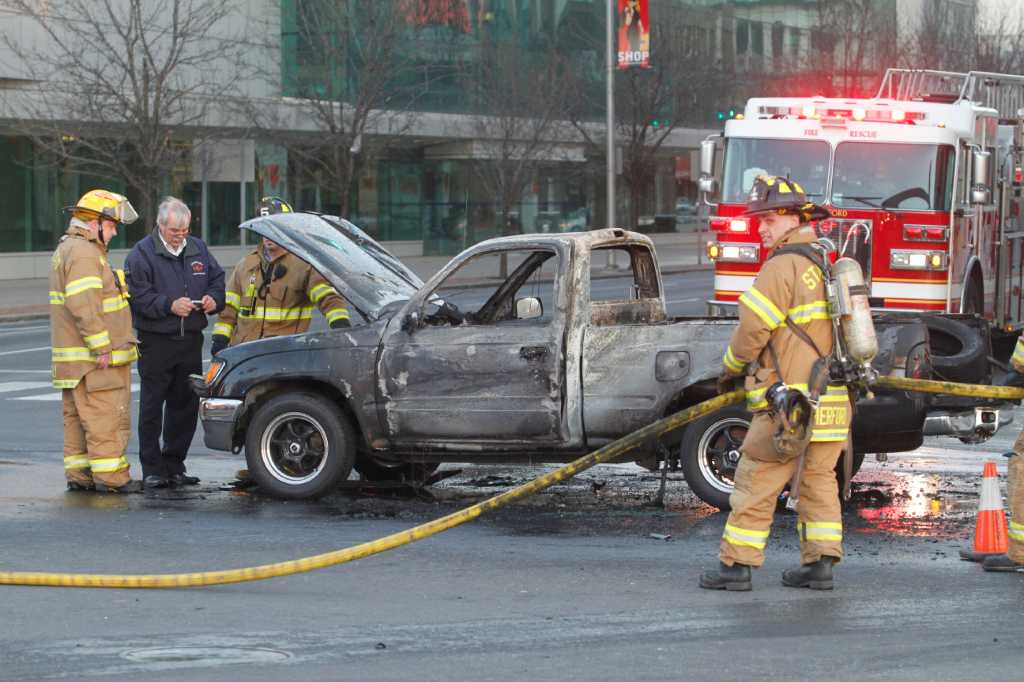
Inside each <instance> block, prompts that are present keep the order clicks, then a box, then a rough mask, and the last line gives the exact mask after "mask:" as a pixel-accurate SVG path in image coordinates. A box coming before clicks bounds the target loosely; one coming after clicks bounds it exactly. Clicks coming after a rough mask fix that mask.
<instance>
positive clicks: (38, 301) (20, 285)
mask: <svg viewBox="0 0 1024 682" xmlns="http://www.w3.org/2000/svg"><path fill="white" fill-rule="evenodd" d="M650 236H651V239H652V240H653V241H654V244H655V248H656V249H657V253H658V263H659V265H660V266H661V272H662V274H663V275H665V274H673V273H677V272H688V271H691V270H711V265H710V264H709V263H708V262H707V258H706V257H705V256H704V243H705V242H706V241H707V238H708V234H707V233H706V232H705V233H694V232H690V233H680V234H654V235H650ZM451 258H452V257H451V256H407V257H405V258H402V262H403V263H405V264H406V265H408V266H409V267H410V268H411V269H412V270H413V271H414V272H415V273H416V274H417V275H419V277H420V279H422V280H423V281H424V282H425V281H427V280H428V279H430V278H431V277H432V276H433V275H434V274H435V273H436V272H437V271H438V270H440V269H441V268H442V267H444V266H445V264H447V263H448V261H450V260H451ZM221 265H222V266H223V267H224V269H225V270H226V271H227V272H229V273H230V271H231V268H232V267H233V266H234V263H221ZM474 265H475V266H476V267H472V266H467V268H466V269H464V270H463V272H460V276H459V277H458V278H457V281H458V282H459V283H460V284H471V283H481V284H483V283H486V282H489V281H493V280H494V278H496V277H497V274H498V258H497V257H494V258H489V259H487V260H485V261H483V262H481V263H479V264H474ZM617 274H619V272H618V271H616V270H609V271H607V275H605V276H609V277H614V276H616V275H617ZM48 316H49V288H48V283H47V280H46V279H44V278H33V279H17V280H0V322H14V321H20V320H41V319H45V318H47V317H48Z"/></svg>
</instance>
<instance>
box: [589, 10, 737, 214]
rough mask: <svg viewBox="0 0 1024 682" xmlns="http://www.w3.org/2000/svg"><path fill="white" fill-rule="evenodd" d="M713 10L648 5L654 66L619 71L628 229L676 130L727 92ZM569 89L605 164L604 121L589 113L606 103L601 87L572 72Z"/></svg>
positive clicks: (701, 116)
mask: <svg viewBox="0 0 1024 682" xmlns="http://www.w3.org/2000/svg"><path fill="white" fill-rule="evenodd" d="M711 16H712V15H708V16H704V15H701V14H699V13H698V12H697V11H695V10H693V9H692V8H688V9H684V8H681V7H678V6H676V5H674V4H671V3H661V4H660V5H658V6H656V7H654V8H652V10H651V24H652V25H651V64H652V66H651V68H650V69H631V70H629V71H625V72H619V73H617V74H616V78H615V81H616V82H615V114H616V128H615V136H616V140H617V143H618V145H619V146H620V148H621V153H622V179H623V182H624V184H625V186H626V189H627V190H628V195H629V218H628V223H627V226H628V227H630V228H632V229H635V228H636V226H637V223H638V221H639V211H640V207H641V206H642V205H643V200H644V198H645V196H646V195H647V194H648V193H649V192H650V191H651V188H652V180H653V178H654V174H655V170H656V168H657V161H658V159H659V157H660V156H661V155H662V154H663V147H664V145H665V144H666V141H667V140H669V138H670V136H671V135H672V133H673V131H675V130H676V129H677V128H680V127H682V126H684V125H686V124H688V123H691V122H694V121H710V120H711V119H710V112H711V111H713V110H714V109H713V107H714V106H715V103H717V102H721V101H729V99H731V95H730V94H729V93H731V92H732V89H733V88H732V84H730V83H729V82H728V81H726V80H725V79H724V78H722V76H723V74H722V70H721V68H720V66H719V64H718V60H717V59H716V57H715V45H714V40H713V38H712V36H713V30H712V25H711V24H710V23H708V21H709V19H710V17H711ZM590 75H591V76H593V74H590ZM586 77H587V74H585V73H584V74H582V78H584V79H585V78H586ZM574 94H575V96H576V106H575V107H574V108H573V109H572V116H571V120H572V123H573V125H574V127H575V128H576V130H577V131H578V132H579V134H580V135H581V136H582V137H583V139H584V140H585V141H586V143H587V147H588V149H589V155H590V156H591V158H593V159H594V160H595V161H598V162H600V163H602V164H603V163H604V157H605V152H604V149H605V134H604V128H603V126H600V125H599V124H597V123H596V122H594V121H592V120H590V119H589V118H588V116H587V114H588V113H589V112H592V111H595V110H597V111H599V110H600V109H603V106H602V104H601V103H599V102H598V101H595V95H597V94H598V92H597V90H596V89H595V88H592V87H590V86H589V84H588V83H586V82H585V80H580V79H577V80H576V85H575V88H574Z"/></svg>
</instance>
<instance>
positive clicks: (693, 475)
mask: <svg viewBox="0 0 1024 682" xmlns="http://www.w3.org/2000/svg"><path fill="white" fill-rule="evenodd" d="M749 427H750V413H749V412H747V411H746V410H745V409H743V408H742V407H738V406H735V405H734V406H732V407H726V408H724V409H722V410H719V411H717V412H713V413H711V414H709V415H707V416H706V417H703V418H701V419H698V420H697V421H695V422H693V423H692V424H690V425H689V426H688V427H686V432H685V433H684V434H683V440H682V442H681V443H680V445H679V462H680V466H681V468H682V470H683V476H684V477H685V478H686V483H687V485H689V486H690V490H692V491H693V493H694V494H695V495H696V496H697V497H699V498H700V499H701V500H703V501H704V502H706V503H707V504H710V505H711V506H712V507H718V508H719V509H721V510H722V511H729V509H730V506H729V495H730V494H732V491H733V487H734V486H733V479H734V477H735V476H736V466H737V465H738V464H739V461H740V451H739V447H740V444H741V443H742V442H743V438H744V437H745V436H746V435H747V429H748V428H749ZM863 462H864V453H863V452H854V455H853V475H854V476H856V475H857V471H859V470H860V466H861V464H863ZM836 479H837V480H838V481H839V490H840V491H842V489H843V462H842V460H840V461H839V462H837V463H836Z"/></svg>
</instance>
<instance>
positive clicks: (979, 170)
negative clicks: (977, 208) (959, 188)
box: [971, 149, 992, 204]
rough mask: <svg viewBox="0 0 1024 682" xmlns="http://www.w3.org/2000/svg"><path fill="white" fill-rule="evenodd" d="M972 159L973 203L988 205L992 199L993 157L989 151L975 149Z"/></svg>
mask: <svg viewBox="0 0 1024 682" xmlns="http://www.w3.org/2000/svg"><path fill="white" fill-rule="evenodd" d="M971 157H972V158H971V161H972V171H971V203H972V204H987V203H989V201H990V200H991V198H992V190H991V184H992V178H991V160H992V155H991V154H990V153H989V152H987V151H982V150H980V149H975V150H974V152H972V154H971Z"/></svg>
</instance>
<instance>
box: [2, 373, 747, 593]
mask: <svg viewBox="0 0 1024 682" xmlns="http://www.w3.org/2000/svg"><path fill="white" fill-rule="evenodd" d="M745 396H746V392H744V391H733V392H731V393H726V394H724V395H721V396H718V397H717V398H712V399H711V400H706V401H704V402H702V403H699V404H697V405H694V406H693V407H688V408H686V409H685V410H682V411H680V412H677V413H675V414H673V415H671V416H668V417H665V418H664V419H661V420H659V421H656V422H654V423H653V424H650V425H648V426H645V427H644V428H642V429H640V430H638V431H634V432H633V433H631V434H629V435H628V436H625V437H623V438H620V439H619V440H617V441H614V442H612V443H609V444H608V445H605V446H604V447H602V448H600V449H599V450H595V451H594V452H592V453H590V454H589V455H586V456H584V457H580V458H579V459H577V460H576V461H574V462H570V463H569V464H566V465H565V466H563V467H561V468H559V469H556V470H555V471H552V472H551V473H549V474H545V475H543V476H541V477H540V478H536V479H534V480H532V481H530V482H529V483H524V484H523V485H521V486H518V487H516V488H513V489H512V490H509V491H507V492H504V493H502V494H500V495H496V496H494V497H492V498H490V499H487V500H484V501H483V502H478V503H477V504H474V505H473V506H471V507H466V508H465V509H461V510H459V511H457V512H453V513H451V514H448V515H447V516H443V517H441V518H439V519H435V520H434V521H430V522H428V523H424V524H422V525H419V526H416V527H415V528H410V529H409V530H404V531H402V532H400V533H393V534H391V535H387V536H385V537H383V538H380V539H378V540H372V541H370V542H364V543H362V544H360V545H356V546H354V547H348V548H346V549H339V550H335V551H333V552H327V553H325V554H317V555H315V556H310V557H305V558H303V559H294V560H292V561H281V562H278V563H276V564H264V565H262V566H252V567H250V568H233V569H228V570H224V571H206V572H203V573H165V574H155V575H91V574H88V573H43V572H24V571H22V572H2V573H0V584H3V585H37V586H46V587H119V588H125V587H131V588H138V587H148V588H167V587H199V586H202V585H224V584H227V583H241V582H248V581H251V580H265V579H267V578H277V577H280V576H285V575H293V574H295V573H306V572H308V571H313V570H316V569H319V568H327V567H328V566H337V565H338V564H344V563H348V562H349V561H355V560H356V559H362V558H364V557H368V556H372V555H374V554H380V553H381V552H386V551H388V550H389V549H394V548H396V547H401V546H402V545H408V544H410V543H413V542H416V541H417V540H422V539H424V538H429V537H430V536H432V535H437V534H438V533H440V532H442V531H446V530H448V529H450V528H455V527H456V526H461V525H462V524H464V523H466V522H467V521H472V520H473V519H475V518H477V517H478V516H481V515H482V514H484V513H486V512H489V511H494V510H495V509H499V508H501V507H504V506H506V505H508V504H511V503H512V502H515V501H517V500H521V499H523V498H524V497H529V496H530V495H533V494H534V493H538V492H540V491H541V490H544V489H545V488H548V487H550V486H552V485H554V484H556V483H559V482H561V481H564V480H566V479H569V478H572V477H573V476H575V475H576V474H578V473H580V472H582V471H586V470H587V469H589V468H590V467H592V466H594V465H595V464H603V463H605V462H610V461H612V460H615V459H618V458H619V457H621V456H622V455H624V454H626V453H628V452H630V451H632V450H634V449H636V448H637V447H639V446H641V445H643V444H645V443H648V442H650V441H652V440H656V439H657V438H659V437H660V436H663V435H665V434H666V433H670V432H672V431H675V430H676V429H678V428H680V427H682V426H684V425H685V424H688V423H689V422H692V421H693V420H695V419H699V418H700V417H703V416H704V415H706V414H710V413H711V412H714V411H715V410H720V409H722V408H723V407H728V406H730V405H736V404H738V403H740V402H742V401H743V399H744V397H745Z"/></svg>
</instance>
